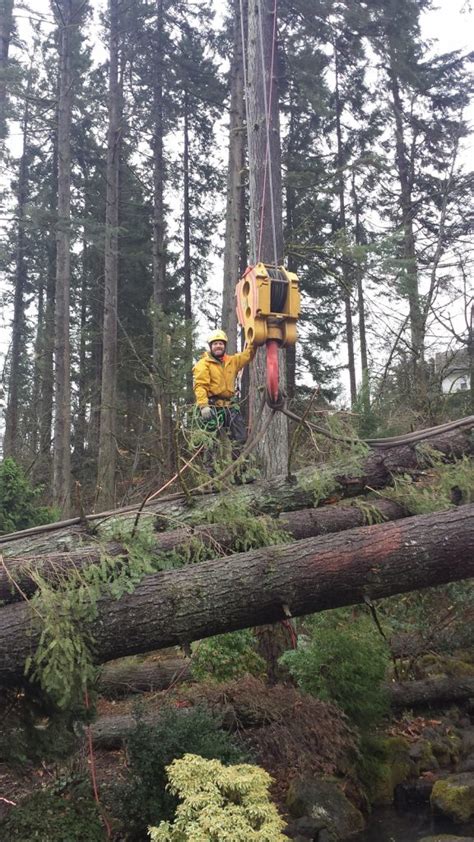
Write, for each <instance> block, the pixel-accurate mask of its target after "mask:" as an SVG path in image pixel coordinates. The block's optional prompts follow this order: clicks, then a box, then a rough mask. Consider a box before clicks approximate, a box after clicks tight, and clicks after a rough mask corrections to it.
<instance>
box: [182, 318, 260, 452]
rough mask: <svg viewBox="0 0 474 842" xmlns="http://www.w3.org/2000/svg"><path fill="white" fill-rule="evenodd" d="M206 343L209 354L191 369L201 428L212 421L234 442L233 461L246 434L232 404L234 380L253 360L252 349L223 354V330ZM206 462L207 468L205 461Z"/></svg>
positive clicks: (233, 401)
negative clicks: (238, 352)
mask: <svg viewBox="0 0 474 842" xmlns="http://www.w3.org/2000/svg"><path fill="white" fill-rule="evenodd" d="M207 342H208V345H209V351H205V352H204V354H203V355H202V357H201V359H200V360H198V362H197V363H196V365H195V366H194V369H193V374H194V394H195V397H196V404H197V406H198V409H199V412H200V415H201V419H202V421H203V422H204V425H206V424H208V423H209V422H212V421H213V420H216V421H217V425H216V426H219V427H220V428H221V429H224V430H225V431H226V433H227V434H228V436H229V438H230V439H231V440H232V442H234V445H233V447H232V458H233V459H237V457H238V455H239V453H240V450H241V448H242V447H243V445H244V444H245V442H246V440H247V430H246V428H245V422H244V419H243V418H242V416H241V414H240V410H239V408H238V406H237V405H236V403H235V397H236V395H235V380H236V377H237V374H238V373H239V371H240V370H241V369H242V368H245V366H246V365H248V364H249V363H250V362H251V360H253V358H254V356H255V350H256V349H255V348H254V347H253V346H252V345H250V346H248V347H247V348H245V350H244V351H242V352H241V353H240V354H226V348H227V334H226V333H225V332H224V331H223V330H215V331H213V332H212V333H211V334H210V335H209V336H208V339H207ZM213 426H214V425H213ZM209 455H210V454H208V457H209ZM206 461H207V462H208V465H209V458H208V459H207V460H206Z"/></svg>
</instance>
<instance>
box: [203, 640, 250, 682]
mask: <svg viewBox="0 0 474 842" xmlns="http://www.w3.org/2000/svg"><path fill="white" fill-rule="evenodd" d="M192 664H193V675H194V676H195V677H196V678H197V679H198V680H199V681H203V680H206V679H209V678H214V679H215V680H216V681H228V680H230V679H232V678H239V677H240V676H242V675H245V674H249V675H255V676H260V675H263V674H264V673H265V662H264V660H263V658H261V657H260V655H258V653H257V652H256V651H255V638H254V636H253V634H252V632H251V631H250V629H245V630H243V631H237V632H228V633H227V634H219V635H216V637H210V638H208V640H202V641H201V642H200V644H199V648H198V649H196V651H195V652H194V653H193V659H192Z"/></svg>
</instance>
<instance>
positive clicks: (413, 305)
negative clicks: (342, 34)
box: [388, 43, 426, 403]
mask: <svg viewBox="0 0 474 842" xmlns="http://www.w3.org/2000/svg"><path fill="white" fill-rule="evenodd" d="M388 77H389V90H390V94H391V98H392V103H391V104H392V109H393V114H394V119H395V148H396V167H397V173H398V180H399V184H400V210H401V227H402V233H403V258H404V262H405V272H404V274H405V281H404V288H405V289H406V296H407V299H408V306H409V313H410V329H411V361H412V370H413V377H414V382H415V385H417V386H418V387H419V388H420V392H419V394H418V403H420V399H421V400H422V399H423V397H424V387H425V386H426V382H425V372H424V350H425V349H424V326H423V313H422V308H421V304H420V293H419V285H418V265H417V256H416V244H415V233H414V230H413V197H412V189H413V172H412V169H413V167H412V164H411V162H410V160H409V157H408V151H407V147H406V142H405V133H404V125H403V119H404V114H403V103H402V98H401V95H400V86H399V79H398V74H397V58H396V55H395V51H394V48H393V47H392V45H391V44H390V43H389V55H388Z"/></svg>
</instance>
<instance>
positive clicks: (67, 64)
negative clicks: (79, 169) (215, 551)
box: [53, 0, 73, 516]
mask: <svg viewBox="0 0 474 842" xmlns="http://www.w3.org/2000/svg"><path fill="white" fill-rule="evenodd" d="M53 6H54V4H53ZM54 8H55V9H56V18H57V22H58V27H59V99H58V220H57V227H56V307H55V345H54V371H55V381H54V385H55V411H54V444H53V502H54V505H55V506H57V508H58V509H59V510H60V511H61V512H62V514H63V515H64V516H67V515H68V514H69V511H70V507H71V373H70V337H69V305H70V286H71V255H70V237H71V231H70V225H71V114H72V71H71V58H72V57H71V40H72V29H71V24H72V17H73V15H72V2H71V0H63V2H62V3H61V5H60V6H58V7H54Z"/></svg>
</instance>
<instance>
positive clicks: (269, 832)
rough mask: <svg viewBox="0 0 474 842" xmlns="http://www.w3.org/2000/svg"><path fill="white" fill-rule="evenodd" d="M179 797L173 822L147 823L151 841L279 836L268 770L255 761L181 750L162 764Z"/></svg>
mask: <svg viewBox="0 0 474 842" xmlns="http://www.w3.org/2000/svg"><path fill="white" fill-rule="evenodd" d="M167 772H168V777H169V779H170V789H171V792H172V793H173V794H175V795H179V797H180V798H181V799H182V801H181V803H180V804H179V806H178V807H177V810H176V819H175V821H174V823H173V824H170V823H169V822H162V823H161V824H160V826H159V827H151V828H150V839H151V842H186V840H189V842H213V841H214V842H218V840H224V839H229V840H232V842H284V840H285V839H286V836H283V833H282V830H283V828H284V826H285V823H284V821H283V820H282V819H281V818H280V816H279V815H278V812H277V809H276V807H275V805H274V804H272V802H271V801H270V798H269V795H268V790H269V787H270V784H271V778H270V775H269V774H268V773H267V772H266V771H265V770H264V769H261V768H259V767H258V766H249V765H247V764H241V765H238V766H229V767H227V768H226V767H224V766H223V765H222V763H220V762H219V761H218V760H205V759H204V758H202V757H198V756H196V755H195V754H186V755H185V756H184V757H183V758H182V759H181V760H175V761H174V762H173V763H171V764H170V766H168V768H167Z"/></svg>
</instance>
